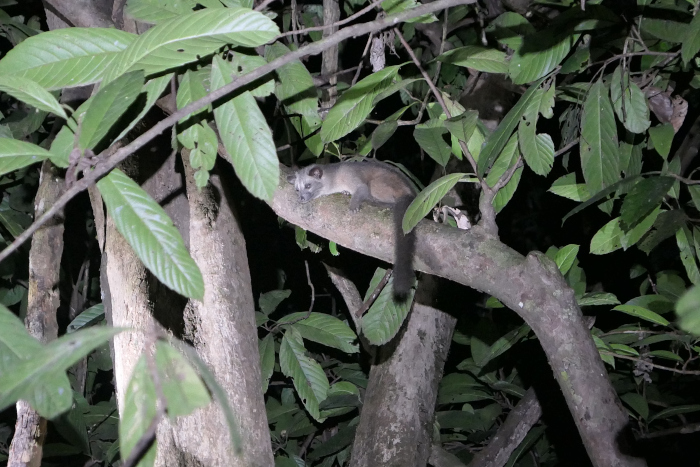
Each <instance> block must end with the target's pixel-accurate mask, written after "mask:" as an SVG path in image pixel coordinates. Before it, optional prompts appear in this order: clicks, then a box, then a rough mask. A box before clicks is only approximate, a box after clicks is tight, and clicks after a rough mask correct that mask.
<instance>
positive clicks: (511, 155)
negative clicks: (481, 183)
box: [482, 134, 523, 213]
mask: <svg viewBox="0 0 700 467" xmlns="http://www.w3.org/2000/svg"><path fill="white" fill-rule="evenodd" d="M519 157H520V150H519V149H518V137H517V134H513V136H511V137H510V139H509V140H508V143H507V144H506V146H505V147H504V148H503V151H501V154H500V155H499V156H498V158H497V159H496V162H494V164H493V167H491V170H489V173H488V175H487V176H486V183H488V184H489V186H491V187H493V186H495V185H496V183H497V182H498V180H499V179H500V178H501V177H502V176H503V175H504V174H505V173H506V171H507V170H508V169H510V168H511V167H513V165H515V164H517V163H518V160H519ZM522 173H523V168H522V167H520V168H517V169H515V172H514V173H513V176H512V177H511V179H510V180H509V181H508V183H506V185H505V186H504V187H503V188H501V189H500V190H498V193H496V196H495V197H494V198H493V202H492V203H491V204H493V208H494V210H495V211H496V213H499V212H501V209H503V208H504V207H505V206H506V205H507V204H508V201H510V200H511V198H512V197H513V195H514V194H515V190H516V189H517V188H518V184H519V183H520V177H521V176H522ZM482 196H483V194H482Z"/></svg>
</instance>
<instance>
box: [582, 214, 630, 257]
mask: <svg viewBox="0 0 700 467" xmlns="http://www.w3.org/2000/svg"><path fill="white" fill-rule="evenodd" d="M623 235H624V232H623V231H622V228H621V227H620V218H619V217H616V218H615V219H613V220H611V221H610V222H608V223H607V224H605V225H604V226H603V227H601V228H600V230H598V231H597V232H596V233H595V235H593V238H592V239H591V249H590V252H591V254H592V255H604V254H607V253H610V252H613V251H615V250H619V249H620V248H622V236H623Z"/></svg>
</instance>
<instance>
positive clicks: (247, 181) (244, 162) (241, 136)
mask: <svg viewBox="0 0 700 467" xmlns="http://www.w3.org/2000/svg"><path fill="white" fill-rule="evenodd" d="M220 61H221V58H219V57H218V56H217V57H215V58H214V63H213V66H212V70H211V73H212V75H211V87H212V89H219V88H220V87H222V86H224V85H225V84H227V83H230V82H231V78H230V77H228V76H226V75H225V73H224V72H223V71H224V70H225V68H224V67H222V66H220ZM214 117H215V119H216V125H217V127H218V129H219V134H220V135H221V139H222V140H223V142H224V146H225V147H226V151H227V152H228V154H229V155H230V156H231V163H232V164H233V168H234V170H235V171H236V175H237V176H238V178H239V179H240V180H241V183H243V186H245V187H246V189H247V190H248V191H249V192H250V193H251V194H252V195H253V196H255V197H257V198H260V199H262V200H266V201H269V200H272V195H274V193H275V190H276V189H277V183H278V182H279V162H278V160H277V149H276V148H275V142H274V141H273V139H272V132H271V131H270V127H269V126H268V125H267V121H266V120H265V116H264V115H263V114H262V112H261V111H260V108H259V107H258V104H257V102H256V101H255V98H254V97H253V96H252V95H251V94H250V92H248V91H245V92H243V93H241V94H239V95H237V96H236V97H234V98H233V99H231V100H230V101H228V102H226V103H225V104H222V105H220V106H219V107H217V108H216V109H214Z"/></svg>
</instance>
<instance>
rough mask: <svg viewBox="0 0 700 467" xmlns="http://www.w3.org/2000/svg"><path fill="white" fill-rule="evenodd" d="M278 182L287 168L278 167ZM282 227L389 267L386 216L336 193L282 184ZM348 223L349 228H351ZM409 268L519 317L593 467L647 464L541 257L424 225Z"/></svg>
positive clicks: (586, 335) (564, 289)
mask: <svg viewBox="0 0 700 467" xmlns="http://www.w3.org/2000/svg"><path fill="white" fill-rule="evenodd" d="M282 171H283V172H284V173H283V176H282V180H285V178H286V175H287V171H288V170H287V169H285V168H283V170H282ZM271 207H272V208H273V209H274V211H275V212H276V213H277V214H278V215H279V216H281V217H283V218H284V219H286V220H287V221H289V222H291V223H293V224H296V225H298V226H300V227H302V228H304V229H307V230H310V231H312V232H314V233H316V234H318V235H320V236H322V237H324V238H327V239H329V240H332V241H334V242H336V243H338V244H340V245H343V246H345V247H347V248H350V249H353V250H355V251H358V252H360V253H363V254H365V255H368V256H373V257H375V258H379V259H382V260H385V261H392V252H393V233H392V227H391V221H390V215H389V213H384V217H380V216H378V210H377V209H375V208H372V207H369V206H368V207H363V209H361V210H360V211H359V212H358V213H355V214H352V215H351V216H350V217H349V216H348V212H347V211H348V205H347V201H346V200H345V199H343V197H341V195H335V196H329V197H325V198H323V199H322V200H315V201H313V202H310V203H306V204H301V203H299V202H298V200H297V197H296V195H295V192H294V189H293V187H292V186H291V185H289V184H288V183H286V182H283V185H282V186H280V187H279V188H278V190H277V192H276V194H275V197H274V199H273V201H272V203H271ZM349 220H350V222H349ZM416 229H417V230H416V235H417V245H416V258H415V261H414V266H415V268H416V269H417V270H420V271H423V272H426V273H428V274H433V275H436V276H440V277H444V278H447V279H450V280H453V281H455V282H458V283H460V284H464V285H467V286H470V287H473V288H475V289H477V290H480V291H483V292H486V293H488V294H490V295H493V296H494V297H496V298H497V299H499V300H500V301H501V302H502V303H504V304H505V305H506V306H508V307H509V308H511V309H512V310H514V311H515V312H516V313H518V314H519V315H520V316H521V317H522V318H523V319H524V320H525V321H526V322H527V324H528V325H530V327H531V328H532V329H533V331H534V332H535V334H536V335H537V337H538V338H539V341H540V343H541V344H542V347H543V349H544V351H545V353H546V354H547V357H548V359H549V362H550V364H551V366H552V370H553V372H554V375H555V377H556V379H557V381H558V383H559V385H560V387H561V389H562V392H563V393H564V397H565V399H566V402H567V404H568V407H569V410H570V411H571V413H572V415H573V418H574V420H575V422H576V424H577V427H578V430H579V433H580V434H581V437H582V439H583V443H584V445H585V446H586V449H587V451H588V454H589V456H590V457H591V460H592V461H593V464H594V465H595V466H600V467H609V466H611V465H617V466H637V465H644V462H643V461H641V460H638V459H636V458H632V457H629V456H628V455H626V454H624V453H623V448H622V447H621V446H619V444H618V443H619V441H620V440H624V438H625V437H624V436H623V435H624V433H623V430H624V428H625V426H626V424H627V414H626V413H625V411H624V410H623V409H622V406H621V405H620V404H619V401H618V398H617V395H616V393H615V391H614V389H613V388H612V385H611V384H610V381H609V380H608V378H607V372H606V370H605V367H604V365H603V362H602V361H601V359H600V356H599V354H598V350H597V349H596V347H595V344H594V343H593V340H592V338H591V335H590V332H589V330H588V328H587V327H586V325H585V324H584V322H583V319H582V315H581V310H580V309H579V307H578V305H577V304H576V299H575V297H574V293H573V291H572V290H571V288H570V287H569V286H568V285H567V283H566V281H565V280H564V278H563V277H562V276H561V273H560V272H559V270H558V269H557V267H556V265H555V264H554V263H553V262H552V261H551V260H549V259H548V258H547V257H546V256H544V255H543V254H541V253H538V252H534V253H530V254H529V255H528V256H527V257H523V256H522V255H520V254H519V253H517V252H516V251H514V250H512V249H510V248H509V247H508V246H506V245H504V244H503V243H501V242H500V241H499V240H498V239H497V238H496V237H494V236H492V235H488V234H487V233H485V230H484V229H483V228H482V227H480V226H476V227H474V228H472V229H471V230H470V231H463V230H459V229H454V228H451V227H448V226H444V225H438V224H435V223H431V222H428V221H422V222H420V223H419V224H418V226H417V227H416Z"/></svg>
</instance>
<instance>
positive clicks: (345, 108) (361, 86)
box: [321, 65, 401, 143]
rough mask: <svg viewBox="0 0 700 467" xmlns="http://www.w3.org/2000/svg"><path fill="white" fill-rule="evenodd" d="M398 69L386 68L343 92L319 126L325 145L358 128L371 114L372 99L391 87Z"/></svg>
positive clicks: (394, 67) (397, 67)
mask: <svg viewBox="0 0 700 467" xmlns="http://www.w3.org/2000/svg"><path fill="white" fill-rule="evenodd" d="M400 67H401V66H400V65H395V66H389V67H386V68H384V69H383V70H381V71H378V72H376V73H373V74H371V75H369V76H368V77H366V78H364V79H362V80H360V82H359V83H357V84H356V85H355V86H353V87H352V88H350V89H349V90H347V91H345V92H344V93H343V95H342V96H340V99H338V101H337V102H336V103H335V105H334V106H333V108H331V110H330V111H328V115H327V116H326V119H325V120H324V121H323V125H322V126H321V139H322V140H323V141H324V142H325V143H330V142H331V141H336V140H338V139H340V138H342V137H343V136H345V135H347V134H348V133H350V132H351V131H353V130H354V129H355V128H357V127H358V126H360V124H362V122H363V121H364V120H365V118H367V117H368V116H369V114H370V113H371V112H372V109H373V106H372V102H373V101H374V98H375V97H376V96H377V95H378V94H379V93H380V92H382V91H384V90H385V89H387V88H388V87H389V86H390V85H391V83H392V81H393V80H394V78H395V77H396V75H397V74H398V72H399V68H400Z"/></svg>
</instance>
